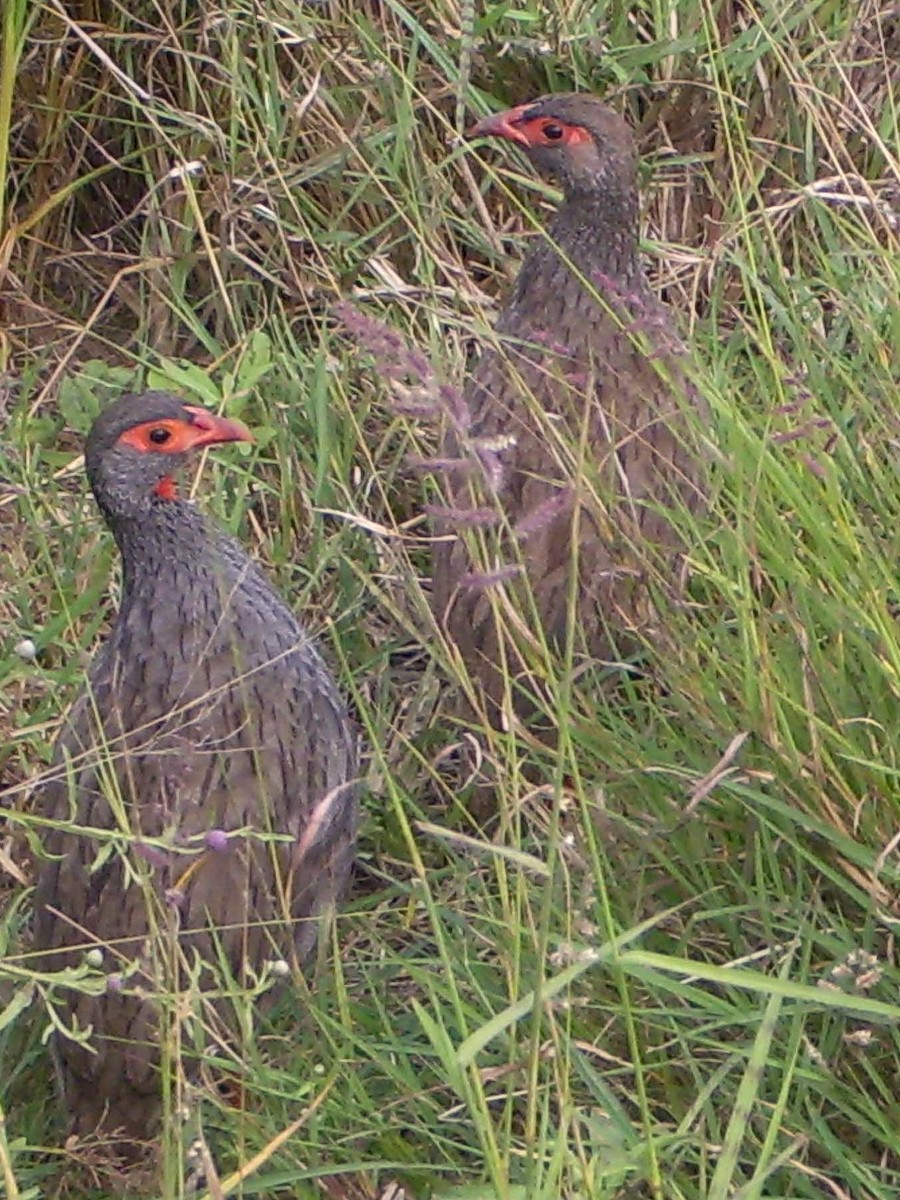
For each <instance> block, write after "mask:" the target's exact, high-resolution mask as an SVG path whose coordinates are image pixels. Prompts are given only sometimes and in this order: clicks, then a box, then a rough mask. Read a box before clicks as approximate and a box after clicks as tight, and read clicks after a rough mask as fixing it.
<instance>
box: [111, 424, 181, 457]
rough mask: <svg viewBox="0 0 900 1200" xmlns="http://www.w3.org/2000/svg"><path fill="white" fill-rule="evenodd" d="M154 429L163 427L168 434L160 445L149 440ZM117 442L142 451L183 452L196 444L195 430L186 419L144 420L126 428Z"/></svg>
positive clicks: (158, 452) (154, 452) (155, 452)
mask: <svg viewBox="0 0 900 1200" xmlns="http://www.w3.org/2000/svg"><path fill="white" fill-rule="evenodd" d="M155 429H165V430H166V431H167V432H168V433H169V435H170V436H169V440H168V441H167V442H163V444H162V445H157V444H156V443H155V442H153V441H151V440H150V434H151V433H152V432H153V430H155ZM119 443H120V445H122V446H130V447H131V449H132V450H140V451H141V452H142V453H152V454H184V452H185V451H186V450H190V449H191V447H192V446H195V445H196V444H197V430H196V429H195V428H194V426H193V425H191V424H189V423H188V422H187V421H173V420H163V421H145V422H144V423H143V424H142V425H135V426H134V427H133V428H132V429H126V431H125V432H124V433H123V434H122V436H121V437H120V438H119Z"/></svg>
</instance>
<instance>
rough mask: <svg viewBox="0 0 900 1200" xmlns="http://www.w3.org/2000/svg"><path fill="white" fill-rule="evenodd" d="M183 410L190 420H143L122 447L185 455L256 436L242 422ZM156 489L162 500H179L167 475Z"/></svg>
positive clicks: (202, 411) (188, 407)
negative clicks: (207, 447) (204, 448)
mask: <svg viewBox="0 0 900 1200" xmlns="http://www.w3.org/2000/svg"><path fill="white" fill-rule="evenodd" d="M184 411H185V412H186V413H190V420H181V419H175V420H172V419H166V420H161V421H144V422H142V424H140V425H133V426H132V427H131V429H128V430H126V431H125V433H123V434H122V436H121V437H120V438H119V444H120V445H122V446H130V447H131V449H132V450H139V451H140V452H141V453H142V454H186V453H187V452H188V451H190V450H199V449H202V448H203V447H204V446H218V445H219V444H220V443H222V442H252V441H253V435H252V434H251V433H250V431H249V430H248V429H247V427H246V426H245V425H244V424H242V422H240V421H232V420H229V419H228V418H227V417H219V416H216V414H215V413H211V412H207V410H206V409H205V408H194V407H193V406H191V405H188V404H186V405H185V406H184ZM164 435H168V436H164ZM153 490H154V492H155V493H156V495H157V496H160V497H161V498H162V499H163V500H177V498H178V485H177V483H176V482H175V480H174V479H173V478H172V476H171V475H164V476H163V478H162V479H160V481H159V483H157V485H156V487H155V488H154V489H153Z"/></svg>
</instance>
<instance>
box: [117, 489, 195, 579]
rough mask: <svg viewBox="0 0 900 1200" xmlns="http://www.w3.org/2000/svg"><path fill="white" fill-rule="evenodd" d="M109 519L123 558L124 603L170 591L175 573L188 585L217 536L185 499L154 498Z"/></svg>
mask: <svg viewBox="0 0 900 1200" xmlns="http://www.w3.org/2000/svg"><path fill="white" fill-rule="evenodd" d="M105 515H106V518H107V523H108V524H109V527H110V529H111V530H112V533H113V536H114V537H115V539H116V544H117V546H118V547H119V552H120V553H121V555H122V599H123V603H124V602H125V601H127V600H128V599H129V598H130V597H131V596H132V595H134V594H137V593H138V592H139V593H140V594H141V595H143V596H146V595H152V593H153V592H154V591H156V590H157V589H159V588H165V589H167V588H168V586H169V581H170V580H171V577H172V575H173V574H178V575H179V578H180V581H181V582H180V585H179V586H181V587H184V586H186V584H187V583H188V582H189V581H190V579H191V578H192V577H193V575H194V571H193V568H195V567H196V565H197V563H198V561H199V560H201V559H203V558H204V557H205V556H206V555H207V553H208V550H209V547H210V544H211V543H214V542H215V540H216V537H217V535H216V532H215V530H213V529H211V528H210V526H209V525H208V524H207V522H206V519H205V518H204V516H203V514H202V513H201V512H200V511H199V510H198V509H197V508H195V507H194V505H193V504H191V503H189V502H188V501H186V500H161V499H154V500H153V501H152V502H151V503H150V504H148V505H146V506H141V508H140V510H139V511H135V512H129V513H123V512H121V511H119V512H116V513H115V514H109V513H107V514H105Z"/></svg>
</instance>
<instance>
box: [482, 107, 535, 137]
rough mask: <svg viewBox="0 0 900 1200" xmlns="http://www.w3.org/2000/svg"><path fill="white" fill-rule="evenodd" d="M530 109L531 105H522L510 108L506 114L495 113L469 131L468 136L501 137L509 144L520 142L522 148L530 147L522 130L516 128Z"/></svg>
mask: <svg viewBox="0 0 900 1200" xmlns="http://www.w3.org/2000/svg"><path fill="white" fill-rule="evenodd" d="M530 107H531V105H530V104H520V105H519V106H518V108H508V109H507V110H506V112H499V113H493V114H492V115H491V116H489V117H485V118H484V120H483V121H479V122H478V123H477V124H475V125H473V126H472V128H471V129H470V130H469V131H468V136H469V137H500V138H506V140H507V141H509V142H518V144H519V145H520V146H528V145H530V144H531V143H530V142H529V141H528V138H527V137H526V136H525V134H524V133H523V132H522V130H521V129H519V128H518V127H517V126H516V122H517V121H518V120H519V118H520V117H521V116H522V114H523V113H525V112H527V111H528V109H529V108H530Z"/></svg>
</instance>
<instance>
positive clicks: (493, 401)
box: [432, 95, 701, 718]
mask: <svg viewBox="0 0 900 1200" xmlns="http://www.w3.org/2000/svg"><path fill="white" fill-rule="evenodd" d="M472 132H473V133H475V134H483V135H485V136H497V137H503V138H506V139H508V140H512V141H513V142H515V143H516V144H518V145H521V146H522V147H523V149H524V150H525V151H526V153H527V154H528V155H529V157H531V158H532V159H533V160H534V161H535V164H536V165H537V166H538V167H539V169H541V170H543V171H544V172H545V173H552V174H554V175H555V176H556V177H557V178H559V180H560V181H561V183H562V185H563V190H564V202H563V204H562V206H561V207H560V208H559V210H558V211H557V213H556V216H555V218H554V219H553V221H552V223H551V225H550V227H549V229H548V231H547V235H546V237H543V238H541V239H540V240H539V243H538V244H537V245H536V246H535V247H534V248H533V249H532V250H531V251H530V252H529V253H528V254H527V256H526V258H525V261H524V263H523V265H522V268H521V270H520V272H519V275H518V278H517V280H516V283H515V285H514V287H513V289H512V293H511V295H510V298H509V299H508V301H507V302H506V304H505V306H504V308H503V310H502V312H501V314H500V317H499V319H498V321H497V324H496V335H497V339H496V340H497V343H498V344H497V345H496V346H492V347H490V348H488V349H486V350H485V351H484V353H483V354H482V357H481V358H480V360H479V361H478V363H477V365H476V367H475V369H474V371H473V373H472V375H471V377H470V379H469V381H468V383H467V386H466V388H465V390H464V393H463V404H462V406H461V408H462V412H461V413H460V414H457V419H456V420H454V422H453V423H452V424H451V425H450V427H449V428H448V431H447V435H446V440H445V444H444V447H443V451H444V455H445V456H446V458H447V459H448V460H450V461H454V462H458V461H459V460H460V459H467V460H468V464H467V467H466V469H465V470H460V469H459V468H458V467H457V468H455V469H454V470H453V471H451V472H450V474H449V479H448V492H449V512H450V513H452V514H462V515H461V520H462V523H463V524H464V523H465V517H464V512H465V510H466V509H467V508H470V509H479V508H481V507H483V506H484V505H485V504H487V505H488V506H493V507H494V509H495V511H496V514H497V516H498V521H497V529H498V530H499V533H498V534H496V535H495V540H494V541H493V542H490V543H489V545H490V547H491V549H490V551H489V554H488V555H487V556H483V555H482V557H481V559H480V561H479V560H478V557H477V556H476V553H475V552H473V548H472V547H473V541H474V539H472V538H471V537H469V538H464V537H457V538H456V539H452V540H449V541H444V542H442V543H439V544H438V548H437V550H436V553H435V559H434V571H433V591H432V604H433V609H434V612H435V616H436V617H437V619H438V621H439V622H440V623H441V624H442V625H443V627H444V629H445V630H446V632H447V634H448V636H449V638H450V640H451V642H453V643H454V644H455V645H456V646H457V647H458V649H459V651H460V654H461V656H462V658H463V660H464V662H465V664H466V666H467V668H468V671H469V673H470V676H472V677H473V678H474V679H475V681H476V683H477V685H479V687H480V689H481V691H482V694H483V696H482V698H483V699H484V701H485V702H486V707H487V709H488V712H489V714H490V715H491V716H492V718H494V717H496V716H497V713H498V710H499V709H500V707H501V706H502V704H503V696H504V689H505V686H506V682H507V681H508V680H509V678H510V677H513V678H516V677H518V678H519V679H524V678H527V677H528V674H529V667H528V664H529V650H528V643H529V641H531V644H532V646H533V645H534V644H535V639H534V637H533V635H532V636H531V637H530V638H529V635H528V634H527V633H526V634H525V636H524V637H522V636H519V634H521V632H522V629H523V626H522V622H521V620H516V619H512V620H509V619H506V620H504V619H503V618H500V617H498V611H497V598H496V594H495V591H496V590H495V589H494V588H492V587H491V586H490V579H491V570H492V568H493V567H496V566H498V565H499V564H500V562H501V559H502V558H503V557H504V556H505V558H506V561H507V563H509V562H511V563H513V564H517V565H518V566H519V568H520V572H521V574H520V576H519V585H518V591H519V593H520V598H521V600H522V604H521V605H520V610H521V612H523V613H525V614H526V616H527V615H528V614H532V615H535V616H536V617H537V618H539V621H540V625H541V627H542V630H543V633H544V634H545V635H546V637H547V638H548V639H550V641H551V643H552V644H555V645H556V646H557V647H558V646H559V645H560V644H563V645H564V644H565V643H566V641H567V638H568V634H569V632H570V631H571V632H572V634H573V645H574V649H575V653H576V657H577V658H579V660H584V659H585V658H587V659H593V660H598V659H599V660H603V661H618V660H620V658H621V657H622V655H623V654H625V653H627V650H628V646H629V639H630V636H631V635H633V634H634V633H635V632H636V631H638V630H639V629H640V628H641V626H642V624H643V623H644V622H645V621H646V616H647V609H648V608H649V604H648V599H647V588H646V578H647V574H648V567H649V564H650V562H651V560H652V558H653V554H654V553H655V552H656V551H657V550H659V549H662V550H663V551H664V552H671V551H673V550H675V549H676V548H677V545H678V538H677V535H676V534H675V532H674V530H673V528H672V526H671V524H670V522H669V520H668V519H667V516H666V511H665V510H666V507H667V505H669V504H671V503H673V502H675V501H676V498H678V499H679V500H680V501H681V502H683V503H685V504H687V505H688V507H692V506H695V505H696V504H697V503H698V502H699V499H700V496H701V491H700V488H699V487H698V482H697V474H698V472H697V466H696V462H695V461H694V459H693V457H692V454H691V452H690V450H689V448H688V447H689V431H688V430H687V429H686V428H685V422H684V419H683V413H684V407H685V398H687V397H690V398H691V399H690V402H692V403H694V404H697V403H698V401H697V399H696V397H694V396H692V393H691V392H690V389H689V388H688V387H687V385H686V383H685V381H684V378H683V374H682V371H681V368H680V366H679V362H678V351H679V346H678V342H677V339H676V338H675V336H674V334H673V333H672V332H671V329H670V326H669V324H668V317H667V314H666V310H665V309H664V308H663V307H662V305H661V304H660V303H659V302H658V301H657V300H656V298H655V297H654V296H653V295H652V293H651V292H650V290H649V288H648V286H647V283H646V281H645V279H644V276H643V273H642V269H641V264H640V258H639V253H638V194H637V184H636V155H635V150H634V145H633V140H632V136H631V133H630V131H629V129H628V127H627V126H626V125H625V123H624V122H623V121H622V120H621V118H620V117H618V116H617V115H616V114H615V113H613V112H612V111H611V110H609V109H608V108H606V107H605V106H604V105H602V104H600V102H599V101H597V100H596V99H594V98H593V97H591V96H584V95H568V96H548V97H545V98H543V99H541V100H538V101H535V102H534V103H533V104H530V105H522V106H520V107H519V108H516V109H512V110H510V111H509V112H507V113H502V114H498V115H496V116H494V117H489V118H487V120H485V121H483V122H481V123H480V125H478V126H476V127H475V129H474V130H473V131H472ZM679 392H680V393H681V396H680V397H679ZM451 519H452V518H451ZM482 544H484V543H482ZM491 554H493V555H494V561H493V562H491V561H490V555H491ZM486 559H487V561H486ZM507 578H508V577H507ZM485 580H487V584H485V583H484V582H483V581H485ZM504 587H505V588H507V589H509V588H510V587H512V588H513V589H514V590H515V587H516V585H514V584H512V583H508V582H504ZM501 625H502V628H501ZM514 630H518V631H519V633H518V634H514V632H513V631H514ZM516 707H517V708H519V709H520V711H521V710H523V709H524V708H527V707H528V705H527V704H525V705H521V706H520V705H518V704H517V705H516Z"/></svg>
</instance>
